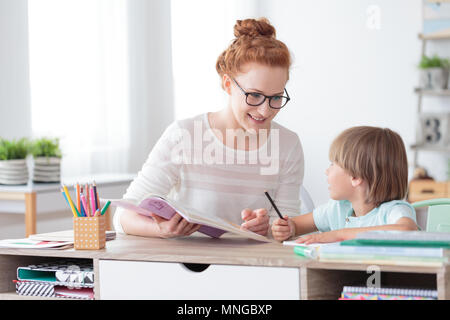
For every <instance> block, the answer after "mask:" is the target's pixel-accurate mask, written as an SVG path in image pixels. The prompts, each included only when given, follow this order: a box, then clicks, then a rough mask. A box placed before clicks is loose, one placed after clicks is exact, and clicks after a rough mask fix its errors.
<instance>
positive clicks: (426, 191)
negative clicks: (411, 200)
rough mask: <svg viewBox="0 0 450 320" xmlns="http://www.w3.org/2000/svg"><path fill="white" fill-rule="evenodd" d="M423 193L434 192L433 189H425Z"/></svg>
mask: <svg viewBox="0 0 450 320" xmlns="http://www.w3.org/2000/svg"><path fill="white" fill-rule="evenodd" d="M422 193H434V190H433V189H423V190H422Z"/></svg>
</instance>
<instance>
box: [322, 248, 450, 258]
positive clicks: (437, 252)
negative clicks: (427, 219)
mask: <svg viewBox="0 0 450 320" xmlns="http://www.w3.org/2000/svg"><path fill="white" fill-rule="evenodd" d="M320 252H321V253H333V254H351V253H353V254H377V255H387V256H417V257H436V258H442V257H444V256H445V255H446V254H445V250H444V249H441V248H411V247H383V246H323V247H321V248H320Z"/></svg>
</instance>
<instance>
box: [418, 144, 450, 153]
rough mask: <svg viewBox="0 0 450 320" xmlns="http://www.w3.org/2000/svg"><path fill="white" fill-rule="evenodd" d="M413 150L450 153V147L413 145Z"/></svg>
mask: <svg viewBox="0 0 450 320" xmlns="http://www.w3.org/2000/svg"><path fill="white" fill-rule="evenodd" d="M411 149H412V150H415V151H433V152H436V151H437V152H450V147H442V146H424V145H412V146H411Z"/></svg>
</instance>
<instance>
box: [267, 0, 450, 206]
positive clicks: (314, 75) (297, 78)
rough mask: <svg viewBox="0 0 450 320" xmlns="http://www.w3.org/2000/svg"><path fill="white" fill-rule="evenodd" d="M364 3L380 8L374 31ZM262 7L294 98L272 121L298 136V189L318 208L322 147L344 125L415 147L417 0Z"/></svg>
mask: <svg viewBox="0 0 450 320" xmlns="http://www.w3.org/2000/svg"><path fill="white" fill-rule="evenodd" d="M369 5H376V6H378V8H379V9H380V11H379V12H380V20H379V22H380V29H371V28H369V27H367V22H368V15H367V9H368V7H369ZM261 6H262V8H261V13H262V15H264V16H266V17H268V18H269V20H270V21H271V22H272V23H273V24H274V25H275V27H276V29H277V37H278V38H279V39H281V40H282V41H284V42H285V43H286V44H287V46H288V47H289V48H290V50H291V52H292V53H293V54H294V59H295V60H294V64H293V67H292V72H291V79H290V81H289V83H288V85H287V90H288V91H289V94H290V96H291V97H292V100H291V101H290V102H289V104H288V105H287V106H286V109H284V110H282V112H280V113H279V115H278V116H277V119H276V120H277V121H278V122H280V123H281V124H283V125H286V126H287V127H288V128H290V129H292V130H294V131H296V132H297V133H298V134H299V136H300V139H301V141H302V143H303V148H304V152H305V180H304V185H305V187H306V188H307V189H308V190H309V191H310V193H311V195H312V198H313V200H314V201H315V204H316V205H317V204H320V203H323V202H325V201H327V199H328V189H327V188H328V185H327V182H326V176H325V169H326V168H327V167H328V165H329V160H328V147H329V145H330V143H331V142H332V140H333V138H334V137H335V136H336V135H337V134H339V133H340V132H341V131H342V130H344V129H345V128H348V127H350V126H355V125H374V126H382V127H389V128H391V129H393V130H395V131H397V132H398V133H399V134H401V136H402V137H403V139H404V141H405V144H406V146H407V149H409V148H408V146H409V145H410V144H412V143H413V142H414V138H415V119H416V115H415V112H416V106H417V97H416V96H415V94H414V93H413V89H414V87H416V86H417V84H418V73H417V69H416V65H417V63H418V61H419V59H420V50H421V42H420V41H419V40H418V37H417V34H418V33H419V32H420V31H421V28H422V16H421V1H420V0H395V1H392V0H371V1H368V0H346V1H338V0H323V1H298V0H277V1H271V0H264V1H261ZM372 25H374V24H372ZM375 25H376V24H375ZM408 157H409V159H410V161H411V160H412V153H411V152H408ZM441 157H442V156H441ZM441 177H442V173H441ZM444 178H445V177H444Z"/></svg>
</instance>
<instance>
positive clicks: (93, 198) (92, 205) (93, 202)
mask: <svg viewBox="0 0 450 320" xmlns="http://www.w3.org/2000/svg"><path fill="white" fill-rule="evenodd" d="M90 191H91V208H92V211H91V212H92V216H93V217H95V216H94V213H95V210H97V208H95V207H96V203H95V196H94V188H92V187H90Z"/></svg>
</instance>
